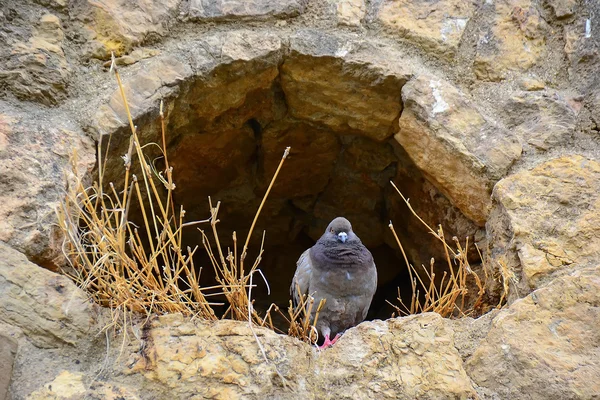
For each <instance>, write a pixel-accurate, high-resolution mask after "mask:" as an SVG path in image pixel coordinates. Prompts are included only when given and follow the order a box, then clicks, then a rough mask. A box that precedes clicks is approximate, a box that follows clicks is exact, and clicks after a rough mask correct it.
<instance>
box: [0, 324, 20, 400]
mask: <svg viewBox="0 0 600 400" xmlns="http://www.w3.org/2000/svg"><path fill="white" fill-rule="evenodd" d="M16 355H17V342H16V341H14V340H13V339H12V338H10V337H8V336H4V335H2V334H0V399H1V400H5V399H8V389H9V386H10V378H11V377H12V371H13V364H14V362H15V357H16Z"/></svg>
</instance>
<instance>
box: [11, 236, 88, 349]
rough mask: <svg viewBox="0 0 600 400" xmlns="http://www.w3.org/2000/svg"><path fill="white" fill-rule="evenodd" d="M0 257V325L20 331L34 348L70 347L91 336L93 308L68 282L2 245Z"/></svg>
mask: <svg viewBox="0 0 600 400" xmlns="http://www.w3.org/2000/svg"><path fill="white" fill-rule="evenodd" d="M0 253H1V254H2V257H0V322H4V323H9V324H12V325H15V326H18V327H20V328H21V329H22V330H23V331H24V332H25V334H26V335H27V337H28V338H29V339H30V340H31V341H33V342H34V343H35V344H36V346H38V347H50V348H51V347H58V346H61V345H63V344H71V345H74V344H77V343H78V342H79V341H80V340H81V339H82V338H85V337H86V335H87V334H88V333H90V332H91V329H92V327H93V326H94V317H93V308H94V306H93V305H92V304H91V302H90V301H89V300H88V298H87V296H86V295H85V293H84V292H83V291H81V290H80V289H79V288H77V287H76V286H75V284H74V283H73V282H72V281H71V280H70V279H68V278H66V277H65V276H62V275H57V274H55V273H54V272H50V271H48V270H45V269H43V268H40V267H38V266H37V265H35V264H32V263H30V262H29V261H27V258H26V257H25V256H24V255H23V254H21V253H19V252H18V251H16V250H13V249H11V248H10V247H9V246H7V245H6V244H4V243H2V242H0Z"/></svg>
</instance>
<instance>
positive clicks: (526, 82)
mask: <svg viewBox="0 0 600 400" xmlns="http://www.w3.org/2000/svg"><path fill="white" fill-rule="evenodd" d="M519 87H520V88H521V89H523V90H526V91H528V92H534V91H536V90H544V89H545V88H546V84H545V83H544V82H543V81H541V80H539V79H536V78H529V77H525V78H523V79H521V80H520V81H519Z"/></svg>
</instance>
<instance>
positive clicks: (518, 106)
mask: <svg viewBox="0 0 600 400" xmlns="http://www.w3.org/2000/svg"><path fill="white" fill-rule="evenodd" d="M502 116H503V118H504V121H505V125H506V127H507V128H508V129H510V130H511V131H512V132H514V133H515V134H516V135H517V136H518V137H519V138H520V139H521V142H522V143H527V144H529V145H530V146H533V147H534V148H535V149H538V150H542V151H547V150H549V149H552V148H556V147H558V146H561V145H566V144H567V143H568V142H569V140H570V139H571V137H572V136H573V133H574V131H575V125H576V123H577V112H576V110H575V109H574V108H573V107H572V106H571V105H570V104H569V102H568V100H567V99H566V98H565V97H564V96H562V95H561V94H559V93H552V92H537V93H523V94H518V95H516V96H513V97H512V98H511V99H510V100H509V101H508V102H507V104H506V105H505V107H504V112H503V113H502Z"/></svg>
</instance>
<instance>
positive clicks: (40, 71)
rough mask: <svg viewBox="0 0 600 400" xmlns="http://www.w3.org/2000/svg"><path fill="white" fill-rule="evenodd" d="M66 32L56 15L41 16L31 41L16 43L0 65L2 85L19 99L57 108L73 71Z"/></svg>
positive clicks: (63, 96) (64, 94)
mask: <svg viewBox="0 0 600 400" xmlns="http://www.w3.org/2000/svg"><path fill="white" fill-rule="evenodd" d="M63 40H64V33H63V30H62V27H61V23H60V20H59V18H58V17H57V16H56V15H54V14H46V15H44V16H42V18H41V19H40V21H39V23H38V25H37V27H36V28H35V29H33V32H32V36H31V37H30V39H29V41H28V42H17V43H15V44H14V45H13V46H12V50H11V53H10V54H9V55H7V57H6V59H5V60H3V62H4V65H2V64H1V63H0V82H4V84H5V85H6V86H7V87H8V88H9V90H10V91H11V92H12V93H13V94H14V95H15V96H17V97H18V98H20V99H24V100H34V101H39V102H41V103H43V104H46V105H55V104H57V103H59V102H60V101H62V100H63V99H64V98H65V96H66V88H67V85H68V81H69V75H70V69H69V65H68V63H67V60H66V58H65V54H64V52H63V49H62V43H63Z"/></svg>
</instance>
